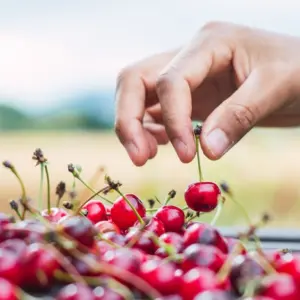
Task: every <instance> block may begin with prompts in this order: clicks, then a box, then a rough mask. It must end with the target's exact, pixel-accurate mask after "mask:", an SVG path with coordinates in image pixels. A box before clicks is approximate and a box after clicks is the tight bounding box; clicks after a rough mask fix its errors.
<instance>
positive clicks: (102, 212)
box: [82, 200, 107, 224]
mask: <svg viewBox="0 0 300 300" xmlns="http://www.w3.org/2000/svg"><path fill="white" fill-rule="evenodd" d="M82 208H83V209H86V210H87V212H88V214H87V218H88V219H89V220H90V221H91V222H92V223H93V224H96V223H98V222H100V221H104V220H107V216H106V209H105V206H104V205H103V203H102V202H101V201H99V200H91V201H89V202H87V203H86V204H85V205H84V206H83V207H82Z"/></svg>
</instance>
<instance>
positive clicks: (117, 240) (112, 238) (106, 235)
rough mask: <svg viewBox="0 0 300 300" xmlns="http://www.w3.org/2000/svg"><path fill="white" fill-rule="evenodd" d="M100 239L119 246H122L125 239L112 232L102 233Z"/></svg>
mask: <svg viewBox="0 0 300 300" xmlns="http://www.w3.org/2000/svg"><path fill="white" fill-rule="evenodd" d="M102 238H103V239H104V240H109V241H111V242H113V243H115V244H117V245H119V246H124V245H125V242H126V239H125V237H124V236H123V235H121V234H119V233H116V232H113V231H111V232H106V233H104V234H103V235H102Z"/></svg>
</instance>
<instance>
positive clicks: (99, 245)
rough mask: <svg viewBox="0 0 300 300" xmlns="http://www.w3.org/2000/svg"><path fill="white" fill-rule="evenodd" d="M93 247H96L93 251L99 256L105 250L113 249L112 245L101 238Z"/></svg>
mask: <svg viewBox="0 0 300 300" xmlns="http://www.w3.org/2000/svg"><path fill="white" fill-rule="evenodd" d="M95 248H96V251H95V252H96V253H98V254H99V256H100V257H102V256H103V255H104V254H105V253H106V252H107V251H109V250H114V249H115V248H114V246H112V245H110V244H108V243H107V242H105V241H101V240H100V241H98V242H97V243H96V246H95Z"/></svg>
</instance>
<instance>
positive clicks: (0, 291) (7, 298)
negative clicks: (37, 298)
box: [0, 278, 20, 300]
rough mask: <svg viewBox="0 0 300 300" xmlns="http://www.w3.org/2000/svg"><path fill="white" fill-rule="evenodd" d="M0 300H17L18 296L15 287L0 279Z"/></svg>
mask: <svg viewBox="0 0 300 300" xmlns="http://www.w3.org/2000/svg"><path fill="white" fill-rule="evenodd" d="M0 299H1V300H19V299H20V295H19V292H18V291H17V288H16V286H14V285H13V284H12V283H10V282H9V281H7V280H6V279H4V278H0Z"/></svg>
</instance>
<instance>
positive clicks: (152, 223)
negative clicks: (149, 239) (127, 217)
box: [134, 217, 166, 236]
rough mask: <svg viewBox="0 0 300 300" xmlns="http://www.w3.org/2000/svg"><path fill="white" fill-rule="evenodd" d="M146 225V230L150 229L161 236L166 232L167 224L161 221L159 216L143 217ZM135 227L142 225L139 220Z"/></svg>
mask: <svg viewBox="0 0 300 300" xmlns="http://www.w3.org/2000/svg"><path fill="white" fill-rule="evenodd" d="M143 220H144V222H145V224H146V226H145V228H144V230H145V231H150V232H152V233H154V234H155V235H156V236H161V235H162V234H164V233H165V232H166V231H165V226H164V223H163V222H162V221H160V220H159V219H158V218H156V217H152V218H150V217H144V218H143ZM134 226H135V227H140V226H141V225H140V222H139V221H137V222H135V224H134Z"/></svg>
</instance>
